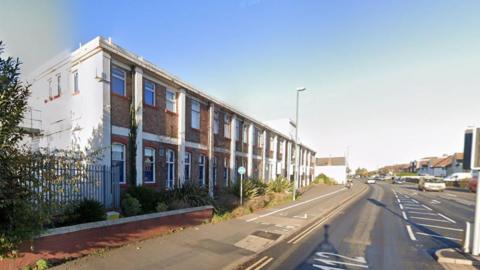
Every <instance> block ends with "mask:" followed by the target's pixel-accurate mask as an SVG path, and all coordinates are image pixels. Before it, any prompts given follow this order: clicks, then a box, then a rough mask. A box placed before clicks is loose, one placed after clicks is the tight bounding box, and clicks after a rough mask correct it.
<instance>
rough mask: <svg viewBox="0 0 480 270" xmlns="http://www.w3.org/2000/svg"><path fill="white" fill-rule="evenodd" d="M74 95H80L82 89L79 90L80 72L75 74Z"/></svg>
mask: <svg viewBox="0 0 480 270" xmlns="http://www.w3.org/2000/svg"><path fill="white" fill-rule="evenodd" d="M73 93H74V94H78V93H80V88H78V71H75V72H73Z"/></svg>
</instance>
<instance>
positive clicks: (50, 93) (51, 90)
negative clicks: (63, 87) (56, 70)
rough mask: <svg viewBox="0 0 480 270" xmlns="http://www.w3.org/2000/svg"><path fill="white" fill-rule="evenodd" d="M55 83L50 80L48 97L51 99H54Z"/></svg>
mask: <svg viewBox="0 0 480 270" xmlns="http://www.w3.org/2000/svg"><path fill="white" fill-rule="evenodd" d="M52 85H53V82H52V78H50V79H48V97H49V98H52V97H53V87H52Z"/></svg>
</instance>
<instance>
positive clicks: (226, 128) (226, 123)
mask: <svg viewBox="0 0 480 270" xmlns="http://www.w3.org/2000/svg"><path fill="white" fill-rule="evenodd" d="M231 132H232V121H231V119H230V116H229V115H228V114H224V116H223V133H224V134H223V135H224V137H225V138H227V139H230V137H231V136H230V133H231Z"/></svg>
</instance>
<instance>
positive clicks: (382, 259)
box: [244, 182, 475, 270]
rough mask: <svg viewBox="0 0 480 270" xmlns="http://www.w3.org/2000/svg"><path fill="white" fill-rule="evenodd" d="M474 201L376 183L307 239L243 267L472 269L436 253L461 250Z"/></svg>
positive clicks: (454, 193) (470, 197)
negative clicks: (441, 260) (447, 261)
mask: <svg viewBox="0 0 480 270" xmlns="http://www.w3.org/2000/svg"><path fill="white" fill-rule="evenodd" d="M474 199H475V196H474V194H469V193H467V192H461V191H452V190H447V191H445V192H442V193H440V192H435V193H434V192H419V191H418V190H417V189H416V186H415V185H413V184H405V185H391V184H388V183H383V182H377V184H374V185H370V190H369V192H368V193H366V194H365V195H364V196H363V197H362V198H361V199H360V200H359V201H358V202H356V203H355V204H354V205H353V206H351V207H348V208H345V209H344V210H343V211H340V212H338V214H337V215H336V216H334V217H332V218H330V219H329V220H326V221H324V222H323V223H321V224H320V223H319V226H317V229H315V230H310V231H309V232H308V235H307V236H303V238H301V239H300V240H298V241H295V239H296V238H298V237H296V236H295V235H294V236H292V237H291V238H287V239H285V240H284V241H282V242H280V243H278V244H277V245H275V246H273V247H272V248H270V249H268V250H266V251H264V252H262V253H261V254H259V256H257V258H256V259H255V260H252V261H251V263H250V264H249V265H247V266H245V267H244V268H245V269H249V270H252V269H257V270H258V269H328V270H335V269H422V270H424V269H444V268H449V269H468V268H460V267H458V266H454V267H453V268H452V266H451V265H450V266H449V265H440V264H438V263H437V262H436V261H435V260H434V258H433V257H432V254H433V253H434V251H435V250H437V249H440V248H446V247H460V246H461V242H462V237H463V229H464V226H465V222H466V221H470V222H471V221H473V211H474ZM320 225H321V226H320ZM306 230H308V228H307V229H306ZM292 239H293V241H292ZM470 269H472V268H470Z"/></svg>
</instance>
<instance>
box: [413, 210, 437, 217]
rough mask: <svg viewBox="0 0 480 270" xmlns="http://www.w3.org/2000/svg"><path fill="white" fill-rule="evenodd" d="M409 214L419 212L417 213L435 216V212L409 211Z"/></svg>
mask: <svg viewBox="0 0 480 270" xmlns="http://www.w3.org/2000/svg"><path fill="white" fill-rule="evenodd" d="M408 213H409V214H419V215H431V216H437V214H435V213H430V212H416V211H409V212H408Z"/></svg>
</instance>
